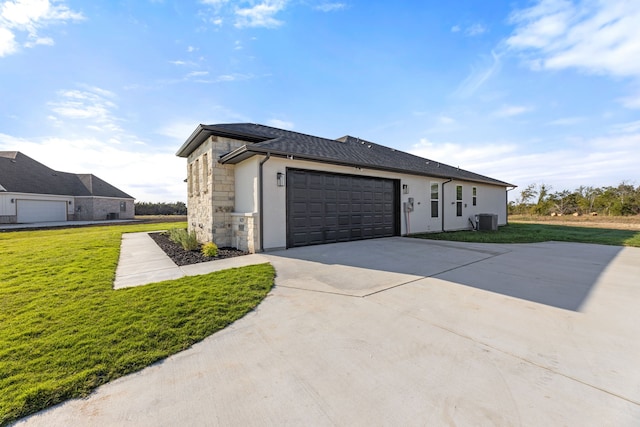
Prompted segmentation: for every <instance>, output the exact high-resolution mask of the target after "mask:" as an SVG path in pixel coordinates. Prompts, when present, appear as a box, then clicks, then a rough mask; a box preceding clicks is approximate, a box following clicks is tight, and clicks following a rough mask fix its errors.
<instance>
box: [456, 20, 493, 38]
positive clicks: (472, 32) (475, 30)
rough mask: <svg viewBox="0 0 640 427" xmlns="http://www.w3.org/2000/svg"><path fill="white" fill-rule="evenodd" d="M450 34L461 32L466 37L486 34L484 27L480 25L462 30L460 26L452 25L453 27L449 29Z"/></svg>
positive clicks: (473, 25)
mask: <svg viewBox="0 0 640 427" xmlns="http://www.w3.org/2000/svg"><path fill="white" fill-rule="evenodd" d="M451 32H452V33H459V32H462V33H463V34H464V35H465V36H468V37H475V36H479V35H481V34H484V33H486V32H487V27H485V26H484V25H482V24H478V23H476V24H471V25H469V26H468V27H466V28H464V29H463V28H462V27H461V26H460V25H454V26H453V27H451Z"/></svg>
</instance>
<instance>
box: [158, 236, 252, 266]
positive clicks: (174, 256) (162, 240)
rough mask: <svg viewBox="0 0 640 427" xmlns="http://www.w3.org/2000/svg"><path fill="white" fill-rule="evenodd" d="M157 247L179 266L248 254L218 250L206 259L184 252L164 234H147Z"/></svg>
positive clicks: (225, 249)
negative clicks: (216, 253) (213, 255)
mask: <svg viewBox="0 0 640 427" xmlns="http://www.w3.org/2000/svg"><path fill="white" fill-rule="evenodd" d="M149 237H151V238H152V239H153V240H154V241H155V242H156V243H157V245H158V246H159V247H160V249H162V250H163V251H164V252H165V253H166V254H167V256H169V258H171V260H172V261H173V262H174V263H175V264H176V265H179V266H182V265H189V264H197V263H199V262H209V261H215V260H217V259H225V258H233V257H236V256H242V255H248V254H249V252H244V251H241V250H239V249H236V248H229V247H224V248H218V255H217V256H215V257H208V256H205V255H203V254H202V252H200V251H199V250H198V251H185V250H184V249H183V248H182V246H180V245H179V244H177V243H176V242H174V241H173V240H171V239H169V237H167V235H166V234H164V233H149Z"/></svg>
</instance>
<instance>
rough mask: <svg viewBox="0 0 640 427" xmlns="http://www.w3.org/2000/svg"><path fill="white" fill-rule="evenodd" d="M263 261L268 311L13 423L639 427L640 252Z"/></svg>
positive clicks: (577, 248)
mask: <svg viewBox="0 0 640 427" xmlns="http://www.w3.org/2000/svg"><path fill="white" fill-rule="evenodd" d="M125 253H134V252H129V250H126V251H124V250H123V254H125ZM260 257H264V259H267V260H269V262H271V263H272V264H273V265H274V267H275V268H276V272H277V277H276V286H275V288H274V289H273V291H272V292H271V293H270V294H269V295H268V296H267V298H266V299H265V300H264V301H263V302H262V303H261V304H260V305H259V306H258V308H257V309H256V310H255V311H253V312H252V313H250V314H248V315H247V316H245V317H244V318H242V319H240V320H239V321H237V322H235V323H234V324H232V325H230V326H229V327H227V328H226V329H224V330H222V331H220V332H218V333H216V334H214V335H212V336H210V337H208V338H206V339H205V340H203V341H202V342H200V343H198V344H196V345H194V346H193V347H191V348H189V349H188V350H186V351H183V352H181V353H179V354H176V355H174V356H171V357H169V358H167V359H166V360H164V361H163V362H161V363H157V364H155V365H153V366H150V367H148V368H146V369H144V370H142V371H140V372H138V373H135V374H132V375H128V376H126V377H123V378H120V379H118V380H116V381H113V382H112V383H109V384H106V385H104V386H102V387H100V388H98V389H97V390H96V391H95V392H94V393H93V394H92V395H91V396H89V397H88V398H87V399H76V400H71V401H68V402H66V403H64V404H61V405H59V406H57V407H54V408H51V409H50V410H47V411H43V412H41V413H39V414H35V415H33V416H31V417H29V418H26V419H24V420H22V421H20V422H18V423H17V425H18V426H21V427H22V426H47V427H51V426H68V425H74V426H175V425H198V426H235V425H241V426H270V425H305V426H306V425H308V426H342V425H348V426H377V425H389V426H392V425H402V426H424V425H427V426H441V425H445V426H452V425H455V426H556V425H567V426H603V425H611V426H637V425H640V363H638V360H640V340H638V337H639V336H640V310H638V307H639V306H640V279H639V278H640V249H638V248H622V247H613V246H600V245H582V244H570V243H542V244H528V245H490V244H485V245H482V244H463V243H452V242H435V241H424V240H418V239H405V238H389V239H377V240H370V241H360V242H351V243H341V244H334V245H322V246H314V247H306V248H300V249H295V250H287V251H281V252H274V253H268V254H264V255H260ZM122 261H124V259H123V260H122ZM217 262H219V261H214V262H213V263H207V264H212V265H213V264H215V263H217ZM203 268H205V269H208V267H203ZM142 273H144V272H142ZM147 273H149V272H147Z"/></svg>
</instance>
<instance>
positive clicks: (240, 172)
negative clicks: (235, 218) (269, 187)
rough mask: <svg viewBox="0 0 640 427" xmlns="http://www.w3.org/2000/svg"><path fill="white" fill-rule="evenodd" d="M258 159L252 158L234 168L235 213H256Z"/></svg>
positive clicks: (256, 157)
mask: <svg viewBox="0 0 640 427" xmlns="http://www.w3.org/2000/svg"><path fill="white" fill-rule="evenodd" d="M260 159H261V158H260V157H258V156H254V157H251V158H250V159H247V160H245V161H244V162H242V163H238V164H237V165H236V167H235V195H236V200H235V212H239V213H254V212H258V194H259V192H258V168H259V163H260Z"/></svg>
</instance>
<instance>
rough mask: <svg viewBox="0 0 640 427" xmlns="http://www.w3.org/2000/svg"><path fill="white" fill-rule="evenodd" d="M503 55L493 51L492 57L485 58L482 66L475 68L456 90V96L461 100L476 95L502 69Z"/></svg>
mask: <svg viewBox="0 0 640 427" xmlns="http://www.w3.org/2000/svg"><path fill="white" fill-rule="evenodd" d="M500 58H501V55H500V54H498V53H497V52H495V51H491V57H485V58H483V60H482V64H481V65H478V66H474V67H473V68H472V69H471V73H469V75H468V76H467V78H465V79H464V81H463V82H462V83H460V85H459V86H458V88H457V89H456V90H455V92H454V95H455V96H458V97H461V98H468V97H470V96H472V95H474V94H475V93H476V91H477V90H478V89H480V87H482V85H484V84H485V83H486V82H487V80H489V79H490V78H491V77H492V76H493V75H494V74H496V73H497V72H498V70H499V69H500Z"/></svg>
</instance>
